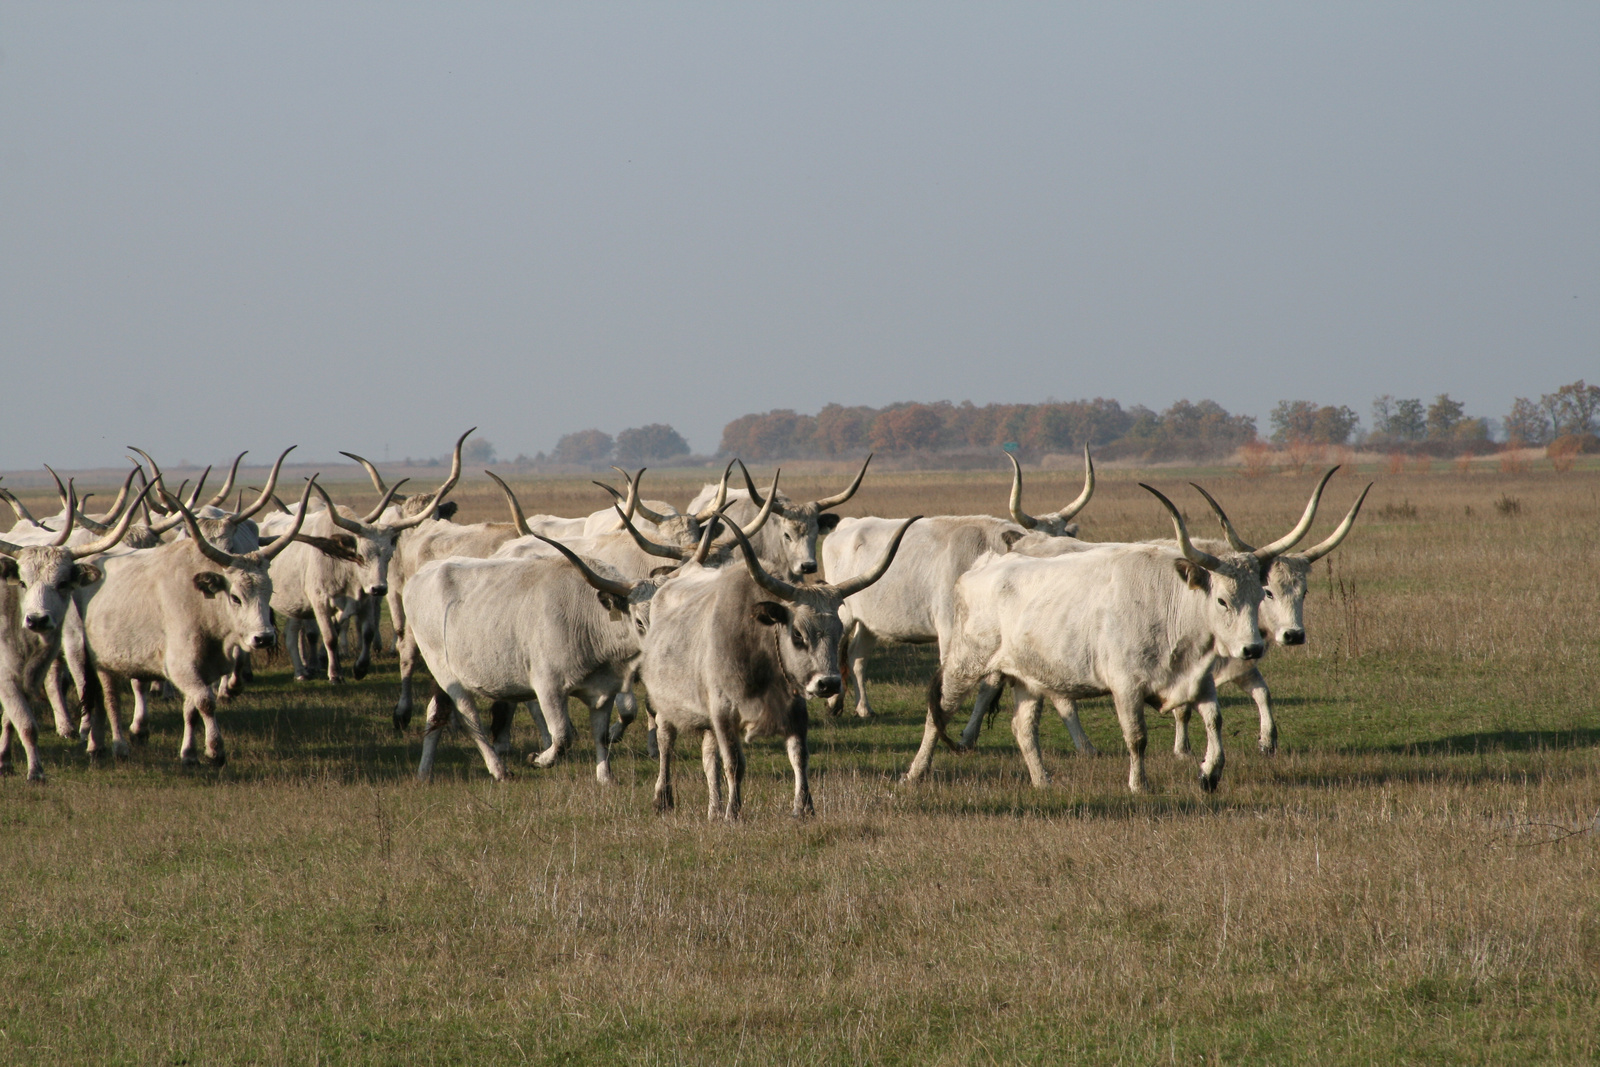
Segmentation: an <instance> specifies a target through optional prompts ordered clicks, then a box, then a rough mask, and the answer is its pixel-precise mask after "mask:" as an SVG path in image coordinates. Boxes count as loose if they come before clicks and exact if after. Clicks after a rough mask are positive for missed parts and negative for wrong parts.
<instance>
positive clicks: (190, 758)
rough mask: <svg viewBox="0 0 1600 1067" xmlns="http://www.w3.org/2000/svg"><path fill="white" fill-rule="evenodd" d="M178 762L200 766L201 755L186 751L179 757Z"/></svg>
mask: <svg viewBox="0 0 1600 1067" xmlns="http://www.w3.org/2000/svg"><path fill="white" fill-rule="evenodd" d="M178 762H179V763H182V764H183V765H184V766H185V767H198V766H200V757H199V756H197V755H195V754H194V753H193V752H185V753H183V754H181V755H180V756H179V757H178Z"/></svg>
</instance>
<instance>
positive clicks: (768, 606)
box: [752, 600, 791, 626]
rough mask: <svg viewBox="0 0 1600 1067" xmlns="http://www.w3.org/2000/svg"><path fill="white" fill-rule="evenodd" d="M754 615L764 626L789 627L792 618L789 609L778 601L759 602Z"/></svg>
mask: <svg viewBox="0 0 1600 1067" xmlns="http://www.w3.org/2000/svg"><path fill="white" fill-rule="evenodd" d="M752 614H753V615H755V617H756V622H759V623H760V624H761V625H763V626H787V625H789V619H790V617H791V616H790V615H789V609H788V608H786V607H784V606H783V605H782V604H780V603H778V602H777V601H776V600H758V601H757V602H756V606H755V610H754V611H753V612H752Z"/></svg>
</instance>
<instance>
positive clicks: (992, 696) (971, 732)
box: [961, 681, 1005, 748]
mask: <svg viewBox="0 0 1600 1067" xmlns="http://www.w3.org/2000/svg"><path fill="white" fill-rule="evenodd" d="M1004 691H1005V683H1004V681H1002V682H1001V683H1000V684H999V685H990V684H989V683H988V682H987V681H984V682H979V683H978V695H977V696H976V697H974V698H973V700H972V714H971V715H970V716H968V718H967V728H966V729H965V730H962V731H961V747H962V748H972V747H973V746H974V745H976V744H977V743H978V735H979V734H980V733H982V732H983V720H984V718H985V717H986V716H987V715H988V714H989V713H990V712H992V711H993V710H994V706H995V704H996V703H998V702H999V700H1000V694H1001V693H1003V692H1004Z"/></svg>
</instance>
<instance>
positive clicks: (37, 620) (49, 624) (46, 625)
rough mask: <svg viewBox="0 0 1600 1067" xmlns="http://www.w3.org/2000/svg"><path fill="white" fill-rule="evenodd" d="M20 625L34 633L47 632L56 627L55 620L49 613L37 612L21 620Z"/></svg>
mask: <svg viewBox="0 0 1600 1067" xmlns="http://www.w3.org/2000/svg"><path fill="white" fill-rule="evenodd" d="M22 625H24V626H26V627H27V628H28V629H30V630H32V631H33V632H34V633H36V634H47V633H49V632H50V631H51V630H54V629H55V628H56V621H55V620H54V619H52V618H51V617H50V616H49V615H46V614H44V613H42V612H38V613H35V614H32V615H29V616H28V617H27V618H26V619H24V620H22Z"/></svg>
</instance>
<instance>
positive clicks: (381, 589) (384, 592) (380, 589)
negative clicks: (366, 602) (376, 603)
mask: <svg viewBox="0 0 1600 1067" xmlns="http://www.w3.org/2000/svg"><path fill="white" fill-rule="evenodd" d="M367 595H368V596H388V595H389V587H388V586H386V585H375V586H373V587H372V588H371V589H368V590H367Z"/></svg>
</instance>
